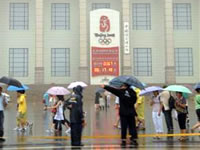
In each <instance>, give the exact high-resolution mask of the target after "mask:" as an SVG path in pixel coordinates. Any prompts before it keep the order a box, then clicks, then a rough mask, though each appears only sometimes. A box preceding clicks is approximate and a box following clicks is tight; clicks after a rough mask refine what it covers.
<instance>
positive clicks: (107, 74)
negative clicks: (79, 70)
mask: <svg viewBox="0 0 200 150" xmlns="http://www.w3.org/2000/svg"><path fill="white" fill-rule="evenodd" d="M119 24H120V23H119V12H118V11H115V10H110V9H98V10H94V11H91V12H90V62H91V63H90V67H91V68H90V70H91V71H90V79H91V84H105V83H107V82H108V81H109V80H110V79H112V78H113V77H115V76H118V75H119V74H120V69H119V68H120V58H119V56H120V29H119ZM105 79H106V80H105Z"/></svg>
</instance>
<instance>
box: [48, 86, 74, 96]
mask: <svg viewBox="0 0 200 150" xmlns="http://www.w3.org/2000/svg"><path fill="white" fill-rule="evenodd" d="M47 93H48V94H51V95H68V94H70V91H68V90H67V89H66V88H64V87H61V86H54V87H52V88H50V89H48V91H47Z"/></svg>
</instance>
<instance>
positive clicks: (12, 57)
mask: <svg viewBox="0 0 200 150" xmlns="http://www.w3.org/2000/svg"><path fill="white" fill-rule="evenodd" d="M9 76H11V77H27V76H28V48H10V49H9Z"/></svg>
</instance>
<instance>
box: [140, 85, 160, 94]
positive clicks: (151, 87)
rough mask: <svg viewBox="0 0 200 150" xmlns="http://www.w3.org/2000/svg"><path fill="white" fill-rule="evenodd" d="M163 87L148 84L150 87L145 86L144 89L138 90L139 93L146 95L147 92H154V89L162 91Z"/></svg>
mask: <svg viewBox="0 0 200 150" xmlns="http://www.w3.org/2000/svg"><path fill="white" fill-rule="evenodd" d="M162 90H163V88H161V87H159V86H150V87H147V88H145V89H144V90H142V91H141V92H140V95H141V96H142V95H147V94H150V93H151V92H154V91H162Z"/></svg>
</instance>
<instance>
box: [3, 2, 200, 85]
mask: <svg viewBox="0 0 200 150" xmlns="http://www.w3.org/2000/svg"><path fill="white" fill-rule="evenodd" d="M97 9H111V10H115V11H118V12H119V20H120V22H119V29H120V30H119V31H120V34H119V35H120V36H119V38H120V51H119V54H120V57H119V59H120V60H119V62H120V65H119V66H120V67H119V74H120V75H133V76H135V77H137V78H138V79H140V80H141V81H142V82H144V83H155V84H160V83H169V84H170V83H195V82H198V81H199V80H200V73H199V70H200V65H199V64H200V63H199V60H200V53H199V51H200V50H199V49H200V45H199V41H200V36H199V34H200V22H199V20H200V19H199V18H200V12H199V10H200V1H199V0H0V63H1V65H0V77H1V76H10V77H13V78H16V79H19V80H20V81H22V82H23V83H26V84H50V83H57V84H67V83H70V82H72V81H76V80H82V81H85V82H86V83H91V78H92V76H91V71H90V70H91V62H90V61H91V59H90V58H91V55H90V41H91V39H90V28H92V27H91V26H90V22H91V19H90V12H91V11H95V10H97ZM102 78H103V79H107V76H106V75H102ZM100 82H101V81H100ZM100 82H98V84H101V83H100ZM103 82H104V81H103V80H102V83H103ZM92 83H93V84H95V82H92Z"/></svg>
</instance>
